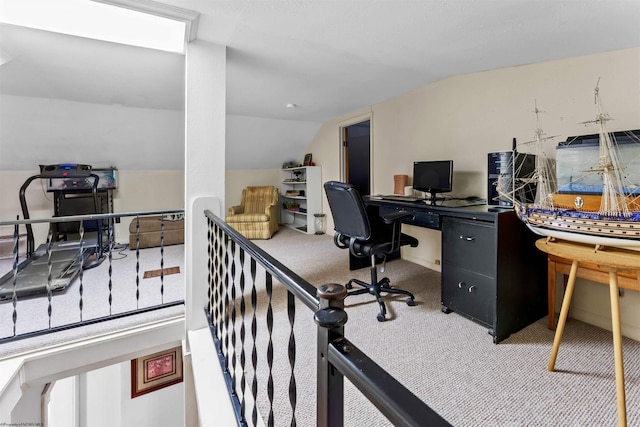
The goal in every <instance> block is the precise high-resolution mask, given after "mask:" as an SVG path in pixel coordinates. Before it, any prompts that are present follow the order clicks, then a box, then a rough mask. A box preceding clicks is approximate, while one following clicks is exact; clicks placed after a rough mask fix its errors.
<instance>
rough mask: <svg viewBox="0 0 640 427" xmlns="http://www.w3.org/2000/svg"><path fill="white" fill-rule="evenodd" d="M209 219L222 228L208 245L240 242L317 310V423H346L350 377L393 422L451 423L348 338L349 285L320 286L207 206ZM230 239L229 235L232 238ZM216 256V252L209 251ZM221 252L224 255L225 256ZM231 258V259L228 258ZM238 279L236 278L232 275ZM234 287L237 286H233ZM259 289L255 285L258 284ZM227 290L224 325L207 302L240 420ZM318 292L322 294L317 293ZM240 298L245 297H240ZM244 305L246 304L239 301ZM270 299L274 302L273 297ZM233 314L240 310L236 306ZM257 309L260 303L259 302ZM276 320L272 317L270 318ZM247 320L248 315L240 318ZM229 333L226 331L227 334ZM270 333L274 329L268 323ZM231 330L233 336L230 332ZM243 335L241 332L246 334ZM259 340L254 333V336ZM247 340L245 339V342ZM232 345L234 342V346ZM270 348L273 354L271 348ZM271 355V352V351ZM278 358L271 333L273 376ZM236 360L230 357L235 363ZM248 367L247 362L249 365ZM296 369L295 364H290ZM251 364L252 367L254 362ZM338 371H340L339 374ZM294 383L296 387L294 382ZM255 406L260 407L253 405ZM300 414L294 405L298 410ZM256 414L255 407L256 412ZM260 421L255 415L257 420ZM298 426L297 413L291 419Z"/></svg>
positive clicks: (293, 393)
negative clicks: (346, 299)
mask: <svg viewBox="0 0 640 427" xmlns="http://www.w3.org/2000/svg"><path fill="white" fill-rule="evenodd" d="M204 214H205V216H206V217H207V219H208V220H210V221H211V222H213V223H214V224H215V226H216V227H217V228H216V230H215V233H212V231H211V228H210V229H209V233H211V234H209V237H208V239H209V245H210V247H209V249H210V251H211V245H212V241H213V240H219V239H223V240H224V243H223V245H222V246H223V247H228V240H229V241H231V245H232V246H231V247H232V249H231V250H232V253H234V251H235V250H234V249H233V245H238V246H240V248H241V249H242V250H244V251H245V252H246V253H247V254H248V255H249V257H250V258H251V260H252V261H251V262H256V263H259V264H260V265H261V266H262V267H263V268H264V269H265V271H266V273H267V275H268V276H272V277H275V278H277V279H278V280H279V281H280V282H281V283H283V284H284V285H285V287H286V288H287V289H288V291H289V292H290V294H292V295H293V296H295V297H297V298H298V299H300V300H302V301H303V302H304V303H305V305H307V307H309V308H311V309H312V310H313V311H314V320H315V322H316V324H317V325H318V336H317V344H318V348H317V352H318V359H317V405H318V407H317V413H316V415H317V418H316V422H317V425H318V426H320V427H330V426H339V425H343V424H344V383H343V377H344V378H347V379H348V380H349V381H350V382H351V383H352V384H354V385H355V386H356V387H357V388H358V389H359V390H360V392H361V393H362V394H363V395H364V396H365V397H366V398H367V399H368V400H369V401H370V402H371V403H373V404H374V405H375V406H376V407H377V408H378V409H379V410H380V412H381V413H382V414H383V415H384V416H385V417H387V419H388V420H390V421H391V422H392V423H394V425H430V426H431V425H432V426H443V427H444V426H450V424H449V423H448V422H447V421H446V420H445V419H444V418H442V417H441V416H440V415H439V414H438V413H437V412H435V411H434V410H433V409H431V408H430V407H429V405H427V404H426V403H425V402H423V401H422V400H420V398H418V397H417V396H416V395H415V394H413V393H412V392H411V391H410V390H409V389H407V388H406V387H405V386H403V385H402V384H401V383H400V382H399V381H398V380H396V379H395V378H394V377H393V376H392V375H390V374H389V373H388V372H386V371H385V370H384V369H383V368H382V367H380V366H379V365H378V364H377V363H375V362H374V361H373V360H372V359H371V358H370V357H369V356H367V355H366V354H365V353H364V352H363V351H361V350H359V349H358V347H356V346H355V345H354V344H353V343H351V342H350V341H348V340H347V339H346V338H345V337H344V325H345V323H346V321H347V314H346V312H345V311H344V297H345V296H346V295H347V291H346V288H345V287H344V286H343V285H339V284H325V285H322V286H321V287H320V288H318V289H316V288H315V287H314V286H312V285H311V284H310V283H309V282H307V281H306V280H304V279H303V278H301V277H300V276H298V275H297V274H295V273H294V272H292V271H291V270H289V269H288V268H287V267H285V266H284V265H282V264H281V263H280V262H278V261H277V260H275V259H274V258H273V257H272V256H271V255H269V254H267V253H266V252H265V251H264V250H262V249H260V248H259V247H258V246H257V245H255V244H254V243H253V242H251V241H250V240H249V239H247V238H246V237H244V236H243V235H242V234H241V233H239V232H238V231H236V230H235V229H233V228H232V227H230V226H229V225H228V224H227V223H226V222H224V221H223V220H222V219H220V218H219V217H217V216H216V215H214V214H213V213H211V212H210V211H208V210H205V212H204ZM218 229H219V230H222V233H224V236H220V235H218ZM227 239H228V240H227ZM210 256H211V252H210ZM221 256H222V255H221ZM225 262H227V261H225ZM228 279H229V278H228V277H225V278H224V279H223V278H219V280H220V282H215V283H214V282H213V281H212V280H215V279H214V275H210V278H209V281H210V282H209V286H212V285H215V286H217V285H220V286H222V287H223V288H224V287H226V286H227V280H228ZM230 280H231V281H232V282H233V280H234V279H233V278H231V279H230ZM270 283H271V281H270V279H269V280H267V293H268V294H269V295H270V292H271V290H270V289H271V287H270ZM230 287H231V289H234V290H235V285H234V284H231V285H230ZM254 289H255V288H254ZM227 292H228V291H226V290H223V291H222V293H223V294H224V295H225V298H224V301H223V299H222V296H220V295H218V297H217V298H218V300H220V301H223V303H222V304H223V305H224V306H223V307H219V309H216V313H217V316H218V318H219V321H220V322H221V323H222V324H221V325H216V324H214V319H213V314H212V313H210V312H208V311H207V310H208V309H211V307H205V313H206V314H207V317H208V321H209V324H210V328H211V333H212V337H213V340H214V343H215V345H216V348H217V350H218V358H219V361H220V364H221V367H222V369H223V373H224V375H225V380H226V381H227V386H228V389H229V393H230V395H231V398H232V402H234V407H235V410H236V416H237V417H238V425H246V424H244V421H243V419H244V418H243V417H244V403H243V404H242V405H240V402H239V401H238V399H239V398H238V396H239V395H241V396H243V397H242V398H243V401H244V396H245V389H244V382H243V381H244V369H245V364H244V360H245V359H244V353H243V354H242V356H240V360H242V365H241V367H240V368H239V369H240V372H242V374H241V375H242V379H241V380H240V381H242V382H241V384H242V386H241V387H242V388H241V393H240V394H239V393H238V391H237V390H236V385H237V384H236V378H235V368H234V374H233V376H232V374H231V373H230V370H229V366H230V365H231V366H235V364H236V363H237V358H236V354H235V348H236V347H235V346H236V338H235V327H234V326H233V324H234V323H235V314H232V315H231V316H228V315H226V314H224V315H223V314H222V313H223V312H225V310H227V309H228V307H229V306H231V307H235V302H233V301H231V302H230V301H229V300H228V299H227V297H229V294H228V293H227ZM316 293H317V294H316ZM230 295H231V298H235V291H231V294H230ZM240 298H243V297H242V296H240ZM240 304H241V306H242V305H243V304H244V303H243V302H241V303H240ZM269 304H271V301H270V296H269ZM292 306H293V304H288V308H287V310H290V309H291V307H292ZM232 310H233V313H235V310H234V309H232ZM254 310H255V307H254ZM270 310H271V308H269V310H267V324H269V323H270V322H272V321H273V320H272V319H273V318H272V316H271V315H270V314H269V313H270ZM288 314H289V320H290V325H291V328H292V330H291V335H290V340H289V351H290V352H291V351H292V350H293V354H291V353H289V360H290V362H291V361H292V360H293V361H295V338H294V334H293V320H292V319H293V318H292V312H289V313H288ZM229 317H231V319H233V320H231V322H232V325H231V326H229V325H228V324H227V325H225V324H226V323H227V322H229ZM270 319H271V320H270ZM241 322H243V320H241ZM252 331H255V311H254V318H253V325H252ZM225 334H226V335H225ZM269 334H271V328H270V327H269ZM229 335H230V337H229ZM241 336H242V333H241ZM253 339H254V340H255V336H254V338H253ZM242 345H243V344H240V346H242ZM229 346H230V347H229ZM255 351H256V348H255V344H254V347H253V352H254V353H253V354H252V360H254V365H253V369H254V370H255V369H256V366H255V360H257V359H256V355H255ZM269 352H270V353H269ZM269 354H270V356H269ZM272 357H273V350H272V342H271V335H269V350H268V356H267V359H268V364H269V367H270V368H269V369H270V370H269V375H271V363H272ZM230 361H231V362H230ZM247 366H248V365H247ZM291 366H292V369H293V364H292V365H291ZM249 369H251V368H250V367H249ZM336 372H337V373H339V374H340V375H336ZM291 378H292V379H291V380H290V382H289V387H290V388H289V398H290V399H293V400H292V401H291V403H292V407H293V408H295V404H296V402H295V396H296V390H295V378H294V374H293V372H292V377H291ZM253 381H254V383H253V385H252V393H254V396H253V398H254V399H255V393H256V390H257V383H256V382H255V381H256V377H255V376H254V380H253ZM268 383H269V385H268V388H269V390H270V391H269V393H270V394H269V400H270V404H271V405H272V404H273V402H272V399H273V383H272V379H271V377H269V380H268ZM292 384H293V391H292V389H291V385H292ZM254 411H255V408H254ZM294 413H295V409H294ZM253 415H254V416H255V412H254V413H253ZM254 422H255V420H254ZM269 422H273V418H272V412H270V414H269ZM292 425H295V418H294V419H293V420H292Z"/></svg>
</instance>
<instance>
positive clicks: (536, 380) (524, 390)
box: [0, 229, 640, 427]
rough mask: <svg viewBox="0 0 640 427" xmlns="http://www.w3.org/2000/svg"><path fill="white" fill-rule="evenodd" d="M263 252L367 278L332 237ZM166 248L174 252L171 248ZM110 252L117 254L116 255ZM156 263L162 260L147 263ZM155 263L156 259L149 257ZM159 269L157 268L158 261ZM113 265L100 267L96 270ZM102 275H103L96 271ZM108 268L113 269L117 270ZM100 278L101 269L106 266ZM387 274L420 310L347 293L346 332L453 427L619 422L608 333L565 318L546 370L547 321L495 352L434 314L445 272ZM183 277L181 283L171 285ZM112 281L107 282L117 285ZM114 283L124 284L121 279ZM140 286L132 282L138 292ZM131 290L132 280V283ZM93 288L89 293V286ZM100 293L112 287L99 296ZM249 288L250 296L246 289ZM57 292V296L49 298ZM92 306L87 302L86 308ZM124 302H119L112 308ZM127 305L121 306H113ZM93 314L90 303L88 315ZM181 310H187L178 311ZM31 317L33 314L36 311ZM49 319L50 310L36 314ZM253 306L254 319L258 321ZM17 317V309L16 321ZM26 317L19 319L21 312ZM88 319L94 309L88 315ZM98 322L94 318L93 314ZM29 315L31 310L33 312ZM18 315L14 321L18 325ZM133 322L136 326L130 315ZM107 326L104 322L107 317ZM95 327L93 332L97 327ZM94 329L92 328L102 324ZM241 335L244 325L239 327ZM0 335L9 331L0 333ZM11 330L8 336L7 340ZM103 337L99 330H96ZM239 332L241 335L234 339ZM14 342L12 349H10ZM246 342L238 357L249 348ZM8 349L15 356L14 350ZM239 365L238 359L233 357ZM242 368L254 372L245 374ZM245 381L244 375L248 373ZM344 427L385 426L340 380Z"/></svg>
mask: <svg viewBox="0 0 640 427" xmlns="http://www.w3.org/2000/svg"><path fill="white" fill-rule="evenodd" d="M254 242H255V243H256V244H257V245H258V246H260V247H262V248H263V249H265V250H266V251H267V252H268V253H269V254H271V255H272V256H274V257H275V258H276V259H278V260H280V261H281V262H282V263H283V264H285V265H286V266H288V267H289V268H290V269H292V270H293V271H294V272H296V273H297V274H299V275H300V276H302V277H303V278H305V279H306V280H307V281H309V282H310V283H312V284H313V285H315V286H316V287H317V286H320V285H321V284H324V283H334V282H335V283H345V282H346V281H347V280H348V279H350V278H352V277H358V278H361V279H364V280H366V279H368V276H369V272H368V270H366V269H364V270H358V271H354V272H351V271H349V269H348V255H347V252H346V251H341V250H339V249H338V248H336V247H335V246H334V245H333V240H332V238H331V236H328V235H321V236H316V235H305V234H301V233H298V232H296V231H293V230H290V229H281V230H280V231H279V232H278V233H276V234H275V235H274V237H273V238H272V239H270V240H255V241H254ZM170 248H171V249H170ZM182 250H183V247H182V246H174V247H167V248H165V251H167V252H166V253H165V255H166V256H167V257H169V256H170V255H171V254H172V251H177V253H175V254H173V255H175V256H176V257H177V258H171V259H177V260H180V261H176V262H173V261H167V262H165V265H164V267H165V268H169V267H173V266H179V267H180V270H181V273H182V272H183V267H184V265H183V264H181V263H180V262H181V260H182V258H183V252H181V251H182ZM125 254H127V258H126V259H119V260H115V261H114V263H116V264H120V263H124V262H130V261H132V260H133V256H132V254H133V252H130V251H126V252H125ZM114 257H115V255H114ZM152 258H154V259H157V253H156V254H155V255H154V256H153V257H152ZM152 262H153V261H152ZM156 264H157V263H156ZM156 264H153V265H148V266H144V267H141V272H140V274H141V275H142V274H143V272H144V271H146V270H155V269H158V268H160V266H159V265H156ZM103 267H104V268H108V264H107V263H105V264H104V265H103V266H102V267H100V268H103ZM95 271H96V273H99V272H100V271H99V270H97V269H96V270H95ZM114 271H115V269H114ZM101 274H105V272H104V271H102V272H101ZM385 275H386V276H388V277H389V278H390V279H391V283H392V285H393V286H397V287H400V288H403V289H407V290H410V291H411V292H413V293H414V294H415V295H416V303H417V304H416V306H415V307H409V306H407V305H406V304H405V302H404V298H393V297H385V299H386V300H387V301H388V304H387V306H388V310H389V314H390V315H391V317H392V319H391V320H388V321H386V322H384V323H380V322H378V321H377V320H376V314H377V312H378V307H377V303H376V302H375V300H374V299H373V298H372V297H371V296H369V295H359V296H356V297H349V298H347V300H346V310H347V313H348V315H349V320H348V322H347V324H346V326H345V335H346V336H347V337H348V338H349V339H350V340H351V341H353V342H354V343H355V344H356V345H357V346H358V347H359V348H360V349H362V350H363V351H365V352H366V353H367V354H368V355H369V356H370V357H371V358H373V360H375V361H376V362H377V363H378V364H379V365H381V366H382V367H383V368H384V369H386V370H387V371H388V372H390V373H391V374H392V375H393V376H394V377H396V378H397V379H398V380H399V381H400V382H402V383H403V384H404V385H405V386H406V387H408V388H409V389H410V390H411V391H413V392H414V393H415V394H416V395H417V396H418V397H420V398H421V399H422V400H423V401H425V402H427V403H428V404H429V405H430V406H431V407H432V408H433V409H435V410H436V411H437V412H438V413H440V414H441V415H442V416H443V417H444V418H445V419H447V420H448V421H449V422H450V423H452V424H453V425H456V426H609V425H610V426H613V425H616V423H617V413H616V393H615V376H614V360H613V349H612V339H611V333H610V332H608V331H606V330H603V329H600V328H597V327H594V326H591V325H588V324H585V323H583V322H579V321H575V320H570V321H569V322H568V324H567V327H566V329H565V333H564V337H563V341H562V344H561V346H560V351H559V354H558V359H557V363H556V368H557V371H556V372H548V371H547V363H548V360H549V355H550V351H551V345H552V342H553V331H550V330H548V329H547V327H546V318H542V319H540V320H538V321H537V322H535V323H533V324H532V325H530V326H528V327H527V328H525V329H523V330H522V331H520V332H518V333H516V334H513V335H512V336H511V337H509V338H507V339H506V340H504V341H503V342H501V343H500V344H498V345H495V344H493V341H492V337H491V336H490V335H489V334H488V333H487V330H486V328H484V327H483V326H481V325H478V324H476V323H474V322H472V321H470V320H468V319H466V318H464V317H462V316H460V315H458V314H456V313H451V314H444V313H442V312H441V310H440V274H439V273H438V272H435V271H432V270H429V269H426V268H424V267H421V266H419V265H416V264H413V263H411V262H407V261H403V260H396V261H393V262H390V263H388V264H387V271H386V272H385ZM104 277H105V276H102V279H97V282H96V283H97V284H96V285H95V286H93V285H92V286H88V287H89V288H91V289H90V290H89V289H87V290H86V293H87V296H86V298H87V299H89V298H90V297H89V295H88V294H90V293H91V294H93V292H94V291H95V298H97V300H98V301H102V303H101V304H99V305H100V307H101V309H104V306H105V305H106V306H108V304H105V301H106V300H107V299H108V283H107V282H106V281H105V280H104ZM174 280H178V282H173V281H174ZM116 282H117V281H116V280H115V277H114V283H116ZM118 282H119V280H118ZM158 282H159V278H158V277H154V278H151V279H144V280H141V285H140V286H141V287H142V288H143V289H144V291H145V292H147V293H148V295H147V297H148V298H149V300H152V301H159V293H158ZM183 282H184V279H183V273H182V274H172V275H169V276H165V296H166V299H165V301H166V300H171V299H174V298H181V297H182V295H183V294H184V290H183V286H184V283H183ZM134 286H135V285H134ZM130 287H131V283H129V288H130ZM94 288H95V289H94ZM105 289H106V290H107V291H106V292H105ZM246 292H247V293H248V292H249V288H247V290H246ZM65 294H66V295H68V296H69V298H71V304H72V305H74V306H77V299H78V297H77V296H78V290H77V288H73V287H72V288H69V289H68V291H67V292H65ZM62 295H63V294H59V295H56V297H54V299H58V297H60V296H62ZM258 297H259V300H260V301H261V303H262V302H264V301H265V300H266V295H265V292H264V289H258ZM285 297H286V292H285V291H284V289H283V286H282V285H280V284H278V283H276V284H274V293H273V297H272V304H273V309H274V334H273V338H272V339H273V347H274V366H273V368H272V370H273V376H274V379H275V385H276V389H275V397H274V399H275V400H274V402H275V403H274V417H275V425H277V426H282V425H289V424H290V419H291V408H290V406H289V403H288V402H289V400H288V394H287V387H288V384H289V374H290V365H289V363H290V362H289V359H288V356H287V344H288V339H289V330H290V327H289V320H288V318H287V314H286V300H285ZM87 304H88V302H87ZM116 304H120V302H118V303H114V305H116ZM9 307H11V303H8V304H7V303H4V304H2V305H1V306H0V309H2V310H5V311H3V312H2V314H1V315H2V322H1V325H0V327H2V328H5V327H6V324H7V322H9V324H11V312H10V311H6V310H8V308H9ZM55 307H56V306H54V318H56V319H58V316H62V315H63V314H64V313H62V312H61V311H62V310H59V309H56V308H55ZM117 307H118V309H125V308H126V307H124V306H119V305H118V306H117ZM86 309H87V310H89V308H86ZM174 309H175V310H177V311H179V312H181V311H182V310H183V307H182V306H180V307H175V308H174ZM34 310H35V308H34ZM42 310H44V313H45V315H46V310H47V308H46V304H45V306H44V307H40V308H38V309H37V310H36V311H37V313H42ZM264 312H265V307H264V305H260V307H259V308H258V314H259V315H264ZM20 313H22V314H20ZM25 313H26V312H23V311H22V310H21V311H20V312H19V319H24V318H26V317H27V315H26V314H25ZM87 315H89V311H87ZM95 315H101V314H100V313H97V312H96V313H95ZM170 315H171V314H170V313H158V312H154V313H152V314H150V316H164V317H169V316H170ZM34 316H35V314H34ZM248 316H249V317H248V319H247V323H246V324H245V327H246V331H247V334H249V332H248V331H249V330H250V329H249V328H250V320H251V319H250V316H251V312H250V311H249V309H248ZM312 317H313V314H312V313H311V312H310V311H309V310H308V309H307V308H306V307H304V306H303V305H302V304H297V309H296V321H295V325H294V331H295V336H296V348H297V356H296V360H295V374H296V381H297V396H298V403H297V407H296V419H297V425H298V426H303V427H304V426H313V425H315V387H316V382H315V370H316V367H315V363H316V362H315V360H316V352H315V345H316V343H315V340H316V335H315V332H316V326H315V324H314V323H313V320H312ZM20 321H21V320H19V322H20ZM127 321H128V322H139V321H143V320H140V319H129V320H127ZM108 323H111V322H108ZM265 323H266V322H265V321H264V316H263V317H262V320H259V324H258V330H257V333H258V337H257V339H256V345H257V346H258V347H259V353H258V354H259V358H258V376H259V377H260V379H261V382H260V385H259V391H258V393H259V397H258V401H259V407H260V409H261V412H262V413H263V414H265V415H266V414H267V413H268V404H267V402H268V399H267V397H266V395H267V391H266V384H265V383H266V381H265V379H266V377H267V371H268V367H267V362H266V357H265V354H266V347H267V345H268V337H269V336H268V334H267V331H266V326H265ZM94 326H95V325H94ZM105 326H106V325H104V326H96V327H98V328H101V327H105ZM236 327H237V328H238V329H239V327H240V325H239V324H238V325H236ZM3 330H4V329H3ZM6 333H7V332H6V331H5V332H3V334H6ZM76 333H78V332H76V331H74V330H72V331H67V332H66V333H65V334H70V336H64V334H55V337H47V336H43V337H38V338H34V339H29V340H23V341H19V342H16V343H15V344H16V345H18V348H17V349H16V348H13V349H12V350H11V351H13V352H15V351H21V350H28V349H29V348H35V347H34V346H45V345H48V344H50V343H51V342H49V341H50V340H56V341H55V342H60V340H69V339H73V338H74V337H73V334H76ZM92 333H99V332H92ZM237 336H238V337H239V334H238V335H237ZM9 344H11V345H13V344H14V343H9ZM9 344H5V345H3V346H0V357H2V356H3V355H6V354H7V351H9V347H7V346H8V345H9ZM250 346H251V342H250V340H248V341H247V343H246V345H245V351H246V352H247V360H250V359H249V355H248V353H249V352H250V350H251V347H250ZM11 351H10V352H11ZM236 357H237V358H238V359H239V355H236ZM624 361H625V378H626V393H627V418H628V423H629V425H630V426H638V425H640V403H639V402H640V391H639V382H640V343H638V342H636V341H634V340H631V339H626V338H625V339H624ZM246 370H247V371H248V370H249V369H246ZM246 381H247V384H251V382H250V381H251V378H250V377H247V378H246ZM345 388H346V391H345V396H346V401H345V425H346V426H351V427H360V426H386V425H389V423H388V422H387V421H386V420H385V419H384V417H382V416H381V415H380V413H379V412H378V411H377V410H376V409H375V408H374V407H373V406H372V405H371V404H370V403H369V402H367V401H366V400H365V399H364V398H363V397H362V396H361V394H360V393H359V392H358V391H357V390H355V388H354V387H353V386H352V385H350V384H346V387H345Z"/></svg>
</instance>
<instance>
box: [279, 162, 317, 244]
mask: <svg viewBox="0 0 640 427" xmlns="http://www.w3.org/2000/svg"><path fill="white" fill-rule="evenodd" d="M280 175H281V180H280V224H281V225H284V226H285V227H289V228H292V229H294V230H297V231H299V232H301V233H306V234H314V233H315V225H314V221H315V217H314V214H318V213H322V197H321V194H322V193H321V191H322V183H321V176H320V175H321V171H320V166H300V167H296V168H288V169H282V170H281V172H280ZM300 193H302V194H300ZM287 203H295V204H297V205H298V208H297V210H294V209H296V208H294V209H286V208H285V207H284V205H285V204H287Z"/></svg>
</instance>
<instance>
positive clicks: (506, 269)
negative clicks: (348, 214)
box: [350, 197, 547, 343]
mask: <svg viewBox="0 0 640 427" xmlns="http://www.w3.org/2000/svg"><path fill="white" fill-rule="evenodd" d="M470 203H471V202H468V201H465V200H446V201H443V202H438V204H437V205H435V206H434V205H428V204H425V203H423V202H399V201H388V200H382V199H377V198H373V197H365V204H366V205H367V209H368V210H369V211H370V212H373V213H375V211H376V210H377V213H378V214H379V215H385V214H388V213H391V212H394V211H399V210H403V211H408V212H411V213H413V215H414V219H412V220H408V221H405V223H406V224H411V225H415V226H418V227H425V228H431V229H434V230H441V231H442V242H441V243H442V274H441V291H442V293H441V303H442V311H443V312H445V313H449V312H451V311H455V312H457V313H458V314H461V315H463V316H466V317H468V318H469V319H472V320H474V321H476V322H479V323H481V324H483V325H485V326H487V327H488V329H489V334H491V335H492V336H493V341H494V342H495V343H498V342H500V341H502V340H503V339H505V338H507V337H508V336H509V335H511V334H512V333H514V332H516V331H519V330H520V329H522V328H524V327H525V326H527V325H529V324H531V323H532V322H534V321H536V320H538V319H540V318H541V317H543V316H544V315H546V314H547V271H546V261H547V260H546V256H545V255H544V254H543V253H541V251H538V250H537V249H536V247H535V241H536V239H537V237H538V236H536V235H535V234H534V233H532V232H531V231H530V230H529V229H527V227H526V226H525V225H524V223H522V221H520V220H519V219H518V218H517V216H516V214H515V212H514V211H513V209H503V208H497V207H494V206H487V205H475V206H469V204H470ZM405 232H406V230H405ZM354 261H355V260H354ZM350 265H351V264H350Z"/></svg>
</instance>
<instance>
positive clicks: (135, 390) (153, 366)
mask: <svg viewBox="0 0 640 427" xmlns="http://www.w3.org/2000/svg"><path fill="white" fill-rule="evenodd" d="M182 380H183V371H182V347H175V348H172V349H169V350H164V351H160V352H158V353H154V354H150V355H148V356H144V357H138V358H137V359H133V360H132V361H131V398H132V399H133V398H134V397H138V396H142V395H143V394H147V393H150V392H152V391H156V390H159V389H161V388H164V387H168V386H170V385H173V384H178V383H180V382H182Z"/></svg>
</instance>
